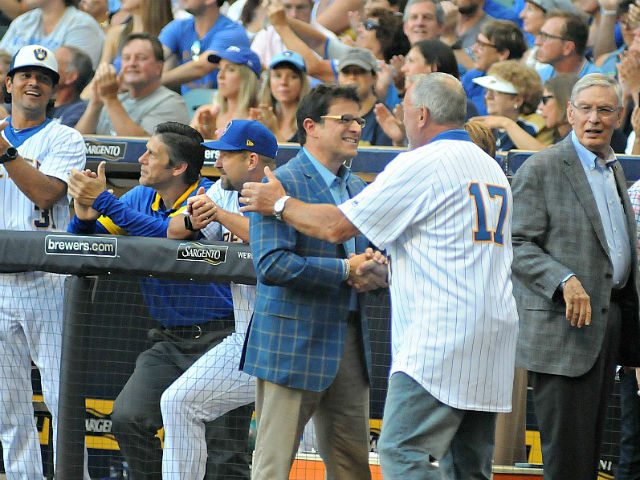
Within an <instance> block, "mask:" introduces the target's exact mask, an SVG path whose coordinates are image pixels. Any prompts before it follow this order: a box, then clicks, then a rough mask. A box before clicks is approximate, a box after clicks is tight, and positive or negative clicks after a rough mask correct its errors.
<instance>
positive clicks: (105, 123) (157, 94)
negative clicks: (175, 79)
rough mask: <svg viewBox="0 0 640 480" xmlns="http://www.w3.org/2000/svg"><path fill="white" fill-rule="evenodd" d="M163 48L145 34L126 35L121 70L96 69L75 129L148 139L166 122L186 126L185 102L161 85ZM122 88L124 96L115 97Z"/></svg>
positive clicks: (187, 121) (103, 65) (187, 117)
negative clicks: (82, 111)
mask: <svg viewBox="0 0 640 480" xmlns="http://www.w3.org/2000/svg"><path fill="white" fill-rule="evenodd" d="M163 58H164V56H163V52H162V45H161V44H160V42H159V41H158V39H157V38H155V37H153V36H151V35H148V34H146V33H136V34H131V35H129V36H128V37H127V38H126V39H125V40H124V42H123V46H122V67H121V71H120V74H119V75H118V74H116V71H115V68H114V67H113V65H109V64H106V63H103V64H101V65H100V66H99V67H98V70H97V72H96V75H95V77H94V82H93V91H92V96H91V100H90V101H89V105H88V106H87V110H86V111H85V113H84V115H82V117H81V118H80V120H79V121H78V123H77V125H76V128H77V129H78V130H79V131H80V132H81V133H96V134H99V135H119V136H149V135H150V134H151V132H152V131H153V129H154V128H155V126H156V125H157V124H159V123H162V122H166V121H170V120H173V121H176V122H180V123H187V124H188V123H189V113H188V112H187V107H186V106H185V103H184V100H183V99H182V97H181V96H180V95H178V94H177V93H175V92H173V91H171V90H169V89H168V88H166V87H163V86H162V84H161V76H162V67H163V64H164V61H163ZM121 87H124V89H126V90H127V91H126V92H123V93H118V91H119V90H120V89H121Z"/></svg>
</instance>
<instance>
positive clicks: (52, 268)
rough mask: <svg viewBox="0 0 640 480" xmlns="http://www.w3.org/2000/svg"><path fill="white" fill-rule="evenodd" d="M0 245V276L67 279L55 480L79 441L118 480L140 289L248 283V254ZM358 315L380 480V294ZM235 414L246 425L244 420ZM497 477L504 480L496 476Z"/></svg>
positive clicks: (76, 455)
mask: <svg viewBox="0 0 640 480" xmlns="http://www.w3.org/2000/svg"><path fill="white" fill-rule="evenodd" d="M0 245H2V248H0V272H3V273H13V272H24V271H47V272H52V273H59V274H65V275H68V277H67V279H66V282H65V304H64V330H63V343H62V344H63V352H62V364H61V378H60V404H59V428H58V436H57V441H58V447H57V448H58V455H57V458H56V478H57V479H60V480H77V479H80V478H82V472H83V460H84V449H83V446H84V445H85V442H86V446H87V448H88V451H89V471H90V474H91V477H92V478H94V479H99V478H126V477H127V465H124V464H123V462H124V458H123V457H122V455H121V454H120V452H119V450H118V445H117V443H116V442H115V438H114V435H113V432H112V430H111V426H112V425H111V417H110V415H111V409H112V408H113V400H114V399H115V398H116V396H117V395H118V393H119V392H120V390H121V389H122V387H123V385H124V384H125V383H126V382H127V380H128V379H129V376H130V375H131V373H132V371H133V368H134V365H135V361H136V357H137V356H138V354H139V353H141V352H142V351H144V350H145V349H147V348H149V346H150V342H149V340H148V338H147V333H148V332H149V331H150V330H151V329H154V328H156V327H157V326H158V322H157V320H156V317H157V316H158V315H159V314H160V315H161V314H162V312H161V311H159V310H158V308H160V307H158V305H157V304H155V302H154V297H153V295H160V294H165V293H166V292H167V290H166V289H163V290H160V291H159V292H160V293H158V292H155V293H154V291H152V292H151V294H150V293H149V289H148V288H147V287H148V285H147V287H145V284H146V283H148V282H149V281H151V282H154V281H157V280H161V281H162V282H163V283H164V284H166V285H168V286H169V291H172V292H173V293H172V295H175V297H176V299H178V298H181V296H183V293H184V284H185V282H186V283H190V282H230V281H233V282H236V283H241V284H247V285H252V284H255V273H254V270H253V263H252V261H253V259H252V256H251V251H250V248H249V246H248V245H245V244H229V243H222V242H182V241H174V240H168V239H156V238H140V237H135V238H133V237H126V236H100V235H96V236H78V235H72V234H65V233H52V232H8V231H0ZM171 289H173V290H171ZM190 302H196V303H197V298H191V299H190V300H188V301H187V303H190ZM159 303H160V304H162V303H163V302H159ZM367 311H368V316H369V327H370V338H371V343H372V344H371V348H372V362H373V368H374V372H373V373H374V377H373V379H372V385H371V403H370V405H371V422H370V426H371V447H372V452H373V453H372V464H373V466H372V471H374V478H381V477H380V476H379V474H378V473H377V472H378V470H377V467H376V466H375V463H376V454H375V451H376V443H377V435H378V434H379V432H380V428H381V419H382V412H383V408H384V397H385V393H386V385H387V373H388V368H389V365H390V345H389V340H390V305H389V297H388V292H387V290H379V291H375V292H370V293H369V294H368V295H367ZM158 312H160V313H158ZM43 314H46V312H43ZM1 354H2V352H0V355H1ZM234 413H235V412H234ZM238 415H239V416H242V415H245V416H246V412H239V413H238ZM238 418H240V417H238ZM607 422H608V423H607V432H606V434H605V445H604V448H603V462H602V464H601V470H602V471H603V475H605V476H603V477H602V478H612V477H611V476H606V475H610V474H611V473H613V470H614V468H615V463H616V460H617V442H618V436H619V408H618V398H617V394H616V396H615V397H614V399H613V401H612V404H611V406H610V409H609V416H608V420H607ZM220 428H222V429H223V430H222V431H224V429H225V428H234V425H232V424H231V423H226V424H223V425H222V426H221V427H220ZM527 429H528V432H527V451H526V458H525V459H524V460H525V462H526V461H530V462H531V463H537V461H539V458H540V454H539V451H537V450H536V448H538V445H539V437H538V440H536V434H537V432H536V428H535V415H534V412H532V411H531V409H528V410H527ZM220 431H221V430H218V432H220ZM159 437H160V438H162V431H160V432H159ZM247 437H248V439H249V442H248V444H247V446H246V448H245V449H244V450H241V451H238V452H237V453H238V458H240V457H242V456H245V457H246V459H247V461H249V459H250V452H251V435H250V432H247ZM41 440H42V438H41ZM158 441H160V440H158ZM501 441H502V442H503V443H504V442H507V443H506V445H502V448H503V450H505V449H506V450H509V449H516V448H517V446H516V445H512V444H511V445H510V444H509V443H508V442H510V441H511V439H509V438H506V439H502V440H500V439H498V442H501ZM44 443H46V442H44ZM308 448H311V447H308ZM209 453H210V455H211V459H210V463H209V467H208V468H209V469H208V470H207V476H206V477H205V478H213V477H215V474H216V472H215V471H214V466H213V458H214V455H213V453H212V452H209ZM309 458H312V457H309V456H306V455H301V456H300V459H299V460H298V461H296V463H295V464H294V469H295V470H294V472H293V473H292V478H298V479H305V480H311V479H314V478H322V477H321V470H318V468H317V465H315V463H317V462H315V463H314V462H310V461H307V460H308V459H309ZM319 472H320V473H319ZM178 473H179V472H178ZM218 473H219V472H218ZM245 473H246V472H245ZM245 473H243V472H242V471H241V470H238V473H237V476H236V475H231V474H229V475H228V476H227V477H226V478H246V477H245V476H243V475H244V474H245ZM150 478H151V477H150ZM158 478H159V477H158ZM218 478H220V477H218ZM496 478H510V477H509V476H503V477H502V476H499V474H496ZM512 478H516V477H512Z"/></svg>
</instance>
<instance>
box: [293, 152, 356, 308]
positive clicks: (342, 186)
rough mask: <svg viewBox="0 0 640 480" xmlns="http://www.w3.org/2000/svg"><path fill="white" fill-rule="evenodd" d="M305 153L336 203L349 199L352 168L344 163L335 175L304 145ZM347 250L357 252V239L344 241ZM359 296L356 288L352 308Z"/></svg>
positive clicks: (348, 253)
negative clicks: (349, 181)
mask: <svg viewBox="0 0 640 480" xmlns="http://www.w3.org/2000/svg"><path fill="white" fill-rule="evenodd" d="M302 149H303V150H304V153H306V154H307V157H309V160H311V163H312V164H313V166H314V167H315V169H316V170H317V171H318V173H319V174H320V176H321V177H322V180H324V183H326V184H327V187H328V188H329V191H330V192H331V196H332V197H333V201H334V203H335V204H336V205H340V204H342V203H344V202H346V201H347V200H349V198H350V197H349V192H347V182H348V180H349V177H350V175H351V170H350V169H348V168H347V167H345V166H344V165H343V166H341V167H340V170H338V175H337V176H336V175H334V174H333V172H332V171H330V170H329V169H328V168H327V167H325V166H324V165H323V164H321V163H320V162H319V161H318V160H316V159H315V158H314V156H313V155H311V153H309V150H307V149H306V148H304V147H302ZM343 245H344V248H345V250H346V251H347V256H350V255H351V254H352V253H356V239H355V238H353V237H352V238H350V239H349V240H347V241H346V242H344V243H343ZM357 302H358V298H357V296H356V292H355V290H353V291H352V293H351V305H350V307H349V309H350V310H357V309H358V303H357Z"/></svg>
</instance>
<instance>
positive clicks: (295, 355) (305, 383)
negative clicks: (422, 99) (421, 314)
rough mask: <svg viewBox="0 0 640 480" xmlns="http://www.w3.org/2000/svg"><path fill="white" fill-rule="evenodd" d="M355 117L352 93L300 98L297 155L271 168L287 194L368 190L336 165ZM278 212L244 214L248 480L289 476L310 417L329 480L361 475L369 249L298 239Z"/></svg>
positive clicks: (347, 152)
mask: <svg viewBox="0 0 640 480" xmlns="http://www.w3.org/2000/svg"><path fill="white" fill-rule="evenodd" d="M358 110H359V101H358V97H357V94H356V92H355V90H354V89H353V88H352V87H338V86H335V85H320V86H318V87H317V88H315V89H314V90H312V91H311V93H310V94H309V95H308V96H307V97H305V98H304V99H303V100H302V101H301V103H300V105H299V107H298V111H297V122H298V135H299V138H300V143H301V144H302V145H303V148H302V149H301V150H300V152H299V153H298V155H297V156H296V157H295V158H293V159H291V160H290V161H289V162H288V163H287V164H285V165H283V166H282V167H280V168H278V169H277V170H276V171H275V175H276V176H277V177H278V179H279V180H280V181H281V182H282V184H283V185H284V187H285V188H286V191H287V192H289V193H290V194H291V195H292V196H294V197H295V198H297V199H300V200H304V201H305V202H312V203H332V204H339V203H341V202H342V201H345V200H346V199H348V198H351V197H353V196H354V195H356V194H357V193H358V192H360V191H361V190H362V189H363V188H364V186H365V184H364V182H363V181H362V180H360V179H359V178H357V177H356V176H355V175H352V174H351V173H350V171H349V169H348V168H346V167H345V166H344V162H345V161H347V160H350V159H352V158H353V157H355V156H356V155H357V146H358V141H359V139H360V133H361V129H362V124H363V123H364V121H363V119H362V118H360V117H359V116H358ZM285 201H286V200H285ZM283 206H284V205H282V206H280V207H278V206H276V207H275V211H274V215H275V216H262V215H258V214H251V217H250V222H251V226H250V237H251V250H252V252H253V258H254V264H255V267H256V272H257V278H258V285H257V297H256V305H255V311H254V315H253V319H252V322H251V325H250V327H249V331H248V333H247V337H246V343H245V348H246V351H245V355H244V358H243V362H242V363H243V365H242V369H243V370H244V371H245V372H247V373H249V374H250V375H253V376H255V377H257V386H256V388H257V390H256V416H257V426H258V430H257V440H256V450H255V452H254V458H253V471H252V478H254V479H269V480H274V479H276V480H286V479H288V478H289V470H290V468H291V465H292V462H293V458H294V455H295V452H296V451H297V448H298V444H299V441H300V437H301V434H302V431H303V429H304V426H305V424H306V423H307V421H308V420H309V419H310V418H312V417H313V420H314V424H315V427H316V434H317V440H318V449H319V453H320V455H321V456H322V458H323V460H324V463H325V467H326V470H327V478H329V479H341V480H343V479H358V480H362V479H367V478H370V471H369V462H368V452H369V428H368V424H369V378H370V373H369V372H370V366H371V360H370V350H369V336H368V332H367V321H366V317H365V315H364V308H363V306H364V302H363V301H361V299H359V298H358V294H357V293H356V291H355V289H354V288H352V287H351V286H350V283H353V281H354V275H355V273H356V270H357V267H358V265H359V264H360V263H361V262H363V261H366V259H367V257H366V256H365V255H362V252H364V251H365V249H366V248H367V246H368V242H367V240H366V239H365V238H364V237H363V236H361V235H360V236H358V237H356V238H355V239H352V240H351V241H348V242H346V243H344V244H341V245H335V244H333V243H330V242H326V241H323V240H318V239H316V238H312V237H308V236H306V235H302V234H300V233H298V232H297V231H296V230H295V229H293V228H292V227H290V226H288V225H287V224H286V223H284V222H282V221H281V220H280V219H279V218H278V217H279V211H280V212H281V209H282V208H283ZM279 209H280V210H279ZM351 254H360V255H356V256H352V257H351V258H350V256H351Z"/></svg>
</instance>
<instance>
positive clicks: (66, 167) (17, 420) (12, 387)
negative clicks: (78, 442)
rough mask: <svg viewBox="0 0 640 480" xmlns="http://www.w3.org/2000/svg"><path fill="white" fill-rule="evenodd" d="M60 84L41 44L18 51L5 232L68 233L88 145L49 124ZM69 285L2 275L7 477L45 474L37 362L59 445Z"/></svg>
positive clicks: (1, 175) (1, 145) (0, 391)
mask: <svg viewBox="0 0 640 480" xmlns="http://www.w3.org/2000/svg"><path fill="white" fill-rule="evenodd" d="M58 78H59V76H58V64H57V62H56V59H55V57H54V55H53V53H52V52H51V51H50V50H48V49H47V48H45V47H42V46H40V45H29V46H26V47H23V48H21V49H19V50H18V52H17V53H16V55H15V56H14V58H13V61H12V62H11V65H10V67H9V72H8V74H7V78H6V80H5V85H4V86H5V89H6V94H7V95H6V96H7V97H10V98H6V99H5V100H7V101H10V102H11V107H12V116H11V117H9V118H7V119H6V120H5V121H4V122H3V124H2V125H0V128H2V135H1V136H0V198H2V199H3V200H2V202H3V208H2V211H1V212H0V229H4V230H20V231H41V230H59V231H65V230H66V229H67V225H68V223H69V197H68V195H67V179H68V177H69V173H70V171H71V169H72V168H78V169H82V168H84V164H85V146H84V140H83V139H82V136H81V135H80V134H79V133H78V132H77V131H76V130H73V129H72V128H69V127H67V126H64V125H61V124H59V123H57V122H55V121H51V120H50V119H49V118H47V111H48V109H53V98H52V97H53V89H54V87H55V86H56V83H57V82H58ZM63 284H64V277H63V276H60V275H54V274H50V273H43V272H27V273H17V274H6V275H0V290H1V294H0V402H1V405H0V440H1V441H2V447H3V454H4V467H5V471H6V473H7V478H8V479H18V478H19V479H41V478H42V476H43V472H42V457H41V455H40V443H39V440H38V432H37V429H36V425H35V421H34V417H33V407H32V401H33V392H32V388H31V361H32V360H33V362H34V363H35V364H36V366H37V367H38V369H39V370H40V375H41V378H42V392H43V395H44V401H45V403H46V404H47V408H48V409H49V411H50V412H51V415H52V418H53V428H54V434H53V438H54V445H55V441H56V434H57V426H58V387H59V384H58V382H59V376H60V354H61V347H62V307H63V297H64V286H63ZM85 476H86V477H87V478H88V475H87V474H86V473H85Z"/></svg>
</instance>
